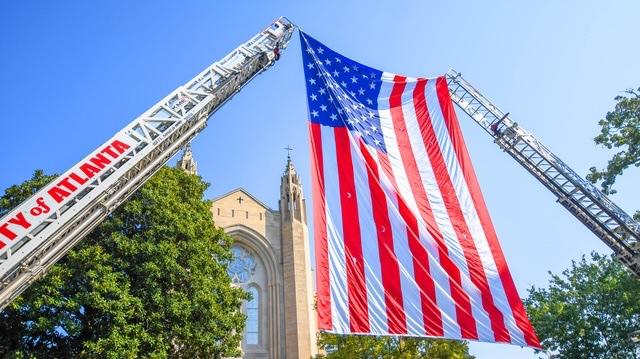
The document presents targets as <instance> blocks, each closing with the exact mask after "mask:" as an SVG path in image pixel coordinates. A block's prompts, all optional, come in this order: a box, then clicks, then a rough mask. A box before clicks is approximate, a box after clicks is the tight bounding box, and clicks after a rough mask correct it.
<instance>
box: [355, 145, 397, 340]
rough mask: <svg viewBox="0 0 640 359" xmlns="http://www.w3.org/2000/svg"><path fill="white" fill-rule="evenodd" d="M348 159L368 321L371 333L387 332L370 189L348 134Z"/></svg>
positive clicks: (361, 163)
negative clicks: (350, 165)
mask: <svg viewBox="0 0 640 359" xmlns="http://www.w3.org/2000/svg"><path fill="white" fill-rule="evenodd" d="M349 139H350V143H349V144H350V147H351V161H352V162H353V173H354V176H355V178H354V181H355V185H356V198H357V201H358V217H359V220H360V237H361V238H362V256H363V259H364V263H365V268H364V269H365V281H366V285H367V304H368V310H369V324H370V325H371V332H372V333H388V332H389V326H388V325H387V320H388V318H387V308H386V304H385V296H384V286H383V284H382V270H381V269H380V266H381V265H380V262H381V261H380V255H379V252H378V236H377V233H376V223H375V221H374V218H373V211H372V209H373V205H372V204H371V195H370V191H369V179H368V177H367V169H366V164H365V163H364V159H363V157H362V154H361V153H360V150H359V144H358V143H357V142H356V141H357V139H354V136H352V135H351V134H350V136H349Z"/></svg>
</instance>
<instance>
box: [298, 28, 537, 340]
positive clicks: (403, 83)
mask: <svg viewBox="0 0 640 359" xmlns="http://www.w3.org/2000/svg"><path fill="white" fill-rule="evenodd" d="M300 41H301V44H302V54H303V61H304V73H305V79H306V86H307V100H308V105H309V121H310V125H309V128H310V140H311V157H312V174H313V216H314V217H313V219H314V238H315V244H316V247H315V248H316V250H315V253H316V275H317V281H316V283H317V310H318V326H319V329H320V330H324V331H328V332H332V333H339V334H374V335H407V336H420V337H444V338H451V339H468V340H478V341H485V342H501V343H512V344H516V345H520V346H530V347H534V348H540V343H539V341H538V338H537V337H536V335H535V333H534V331H533V328H532V327H531V324H530V323H529V320H528V318H527V314H526V312H525V310H524V306H523V305H522V302H521V300H520V298H519V296H518V292H517V291H516V288H515V285H514V283H513V279H512V278H511V274H510V273H509V269H508V268H507V263H506V261H505V258H504V255H503V253H502V250H501V248H500V245H499V243H498V239H497V236H496V233H495V230H494V228H493V224H492V223H491V219H490V217H489V212H488V210H487V207H486V205H485V203H484V200H483V198H482V193H481V192H480V186H479V185H478V181H477V179H476V176H475V173H474V170H473V167H472V165H471V160H470V158H469V154H468V153H467V149H466V147H465V144H464V140H463V138H462V133H461V131H460V127H459V125H458V120H457V118H456V114H455V111H454V109H453V104H452V102H451V99H450V97H449V91H448V87H447V82H446V80H445V78H444V77H438V78H433V79H427V78H410V77H405V76H401V75H395V74H390V73H387V72H382V71H379V70H376V69H373V68H371V67H368V66H365V65H362V64H360V63H357V62H355V61H353V60H351V59H348V58H346V57H344V56H342V55H340V54H338V53H336V52H335V51H333V50H331V49H329V48H328V47H326V46H325V45H323V44H322V43H320V42H318V41H317V40H315V39H314V38H312V37H311V36H309V35H307V34H305V33H303V32H300Z"/></svg>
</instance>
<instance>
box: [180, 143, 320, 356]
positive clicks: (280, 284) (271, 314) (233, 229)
mask: <svg viewBox="0 0 640 359" xmlns="http://www.w3.org/2000/svg"><path fill="white" fill-rule="evenodd" d="M177 166H178V167H179V168H182V169H183V170H185V171H187V172H189V173H192V174H196V173H197V167H196V163H195V161H194V159H193V154H192V152H191V149H190V148H189V147H187V148H186V150H185V152H184V153H183V156H182V158H181V159H180V161H178V164H177ZM211 212H212V214H213V219H214V222H215V224H216V226H218V227H221V228H223V229H224V230H225V232H227V233H228V234H229V235H231V236H232V237H233V239H234V244H233V246H232V248H231V251H232V253H233V256H234V259H233V261H232V262H231V263H230V265H229V268H228V271H229V275H230V277H231V279H232V281H233V283H234V284H235V285H238V286H240V287H242V288H244V289H245V290H246V291H248V292H249V293H251V295H252V297H253V299H251V300H249V301H247V302H245V303H244V304H243V307H242V310H243V312H244V313H245V314H246V316H247V322H246V327H245V332H244V333H243V338H242V344H241V345H242V352H243V357H244V358H310V357H311V356H313V355H315V354H316V353H317V349H316V348H317V347H316V331H317V329H316V328H317V324H316V314H315V311H314V309H313V290H314V289H313V282H312V278H311V260H310V250H309V235H308V229H307V212H306V207H305V199H304V195H303V192H302V184H301V182H300V177H299V176H298V174H297V173H296V170H295V168H294V167H293V164H292V163H291V158H290V157H289V158H288V159H287V164H286V167H285V170H284V173H283V174H282V177H281V180H280V200H279V204H278V209H271V208H270V207H269V206H267V205H266V204H264V203H263V202H261V201H260V200H259V199H257V198H255V197H254V196H253V195H251V194H250V193H249V192H247V191H246V190H244V189H242V188H238V189H236V190H233V191H231V192H229V193H226V194H224V195H222V196H219V197H218V198H215V199H213V203H212V206H211Z"/></svg>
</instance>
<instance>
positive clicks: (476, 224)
mask: <svg viewBox="0 0 640 359" xmlns="http://www.w3.org/2000/svg"><path fill="white" fill-rule="evenodd" d="M425 97H426V101H427V108H428V109H429V114H430V118H431V123H432V125H433V128H434V131H435V133H436V138H437V140H438V145H439V147H440V151H441V153H442V156H443V158H444V160H445V162H446V164H447V168H448V169H449V173H450V178H451V182H452V183H453V186H454V188H455V191H456V195H457V197H458V201H459V203H460V208H461V209H462V213H463V215H464V218H465V222H466V223H467V226H468V227H469V231H470V232H471V236H472V238H473V240H474V242H475V244H476V248H477V249H478V254H479V256H480V260H481V262H482V267H483V269H484V272H485V275H486V277H487V281H488V283H489V288H490V290H491V295H492V296H493V301H494V304H495V305H496V307H497V308H498V309H499V310H500V311H501V312H502V314H503V315H504V316H505V325H506V326H507V329H508V331H509V334H510V336H511V338H512V340H513V341H514V342H517V343H522V345H526V343H525V341H524V336H523V333H522V331H521V330H520V328H518V326H517V324H516V323H515V319H514V318H513V313H512V311H511V306H510V305H509V302H508V300H507V296H506V293H505V291H504V288H503V286H502V281H501V279H500V276H499V273H498V269H497V267H496V264H495V261H494V258H493V254H492V253H491V249H490V248H489V243H488V242H487V238H486V236H485V233H484V229H483V228H482V224H481V223H480V219H479V217H478V214H477V212H476V209H475V206H474V204H473V201H472V199H471V194H470V192H469V188H468V187H467V183H466V181H465V178H464V174H463V172H462V168H461V167H460V164H459V163H458V159H457V157H456V154H455V151H454V149H453V145H452V143H451V138H450V136H449V131H448V129H447V126H446V124H445V122H444V120H443V118H444V116H443V114H442V108H441V107H440V102H439V100H438V94H437V92H436V81H435V80H434V81H428V82H427V88H426V90H425Z"/></svg>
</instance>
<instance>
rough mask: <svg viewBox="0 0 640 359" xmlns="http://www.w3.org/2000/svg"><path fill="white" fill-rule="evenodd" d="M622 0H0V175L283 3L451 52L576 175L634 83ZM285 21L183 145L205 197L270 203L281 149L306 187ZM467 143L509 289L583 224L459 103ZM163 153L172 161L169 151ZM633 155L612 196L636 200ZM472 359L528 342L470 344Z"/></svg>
mask: <svg viewBox="0 0 640 359" xmlns="http://www.w3.org/2000/svg"><path fill="white" fill-rule="evenodd" d="M638 14H640V3H639V2H637V1H631V0H620V1H615V2H614V1H577V0H576V1H529V2H522V1H496V2H477V1H456V2H451V1H440V2H435V1H413V2H410V1H384V2H383V1H380V2H378V4H377V5H374V2H373V1H344V0H343V1H333V0H325V1H314V2H305V1H290V2H287V1H261V2H252V1H244V2H240V1H235V2H232V1H227V2H222V1H189V2H187V1H183V2H177V1H158V0H154V1H104V0H100V1H56V2H52V1H3V2H2V3H1V4H0V30H1V33H2V34H3V39H2V41H0V99H2V110H1V111H0V125H1V130H0V153H2V157H1V159H0V164H1V165H0V188H6V187H8V186H10V185H12V184H15V183H19V182H21V181H23V180H25V179H27V178H29V177H30V176H31V174H32V172H33V170H34V169H36V168H42V169H44V170H45V171H46V172H48V173H54V172H57V173H62V172H64V171H65V170H66V169H68V168H69V167H70V166H72V165H73V164H75V163H76V162H77V161H79V160H80V159H82V158H84V156H86V155H87V154H88V153H89V152H91V151H92V150H94V149H95V148H97V147H98V146H99V145H101V144H102V143H103V142H104V141H105V140H107V139H108V138H110V137H111V136H112V135H113V134H114V133H115V132H117V131H118V130H119V129H121V128H122V127H124V126H125V125H126V124H127V123H129V122H130V121H131V120H133V119H134V118H135V117H136V116H138V115H139V114H141V113H142V112H143V111H145V110H146V109H147V108H148V107H150V106H151V105H153V104H154V103H155V102H157V101H158V100H159V99H161V98H162V97H164V96H165V95H166V94H168V93H169V92H170V91H172V90H173V89H175V88H176V87H177V86H179V85H182V84H183V83H184V82H186V81H187V80H189V79H190V78H191V77H192V76H194V75H195V74H197V73H198V72H199V71H201V70H202V69H203V68H204V67H206V66H207V65H209V64H210V63H212V62H214V61H216V60H217V59H219V58H221V57H222V56H224V55H225V54H226V53H228V52H229V51H230V50H232V49H233V48H235V47H236V46H237V45H239V44H240V43H242V42H244V41H246V40H248V39H249V38H250V37H251V36H253V35H254V34H255V33H257V32H258V31H260V30H261V29H263V28H264V27H266V26H267V25H268V24H269V23H270V22H271V21H272V20H273V19H275V18H277V17H278V16H282V15H284V16H287V17H289V19H291V20H292V21H293V22H295V23H296V24H298V25H299V26H300V27H301V28H302V29H304V30H305V31H306V32H308V33H309V34H311V35H312V36H314V37H316V38H317V39H319V40H321V41H323V42H324V43H325V44H327V45H328V46H330V47H332V48H333V49H335V50H337V51H339V52H341V53H343V54H345V55H346V56H349V57H351V58H353V59H355V60H357V61H360V62H362V63H365V64H368V65H370V66H372V67H375V68H378V69H381V70H386V71H390V72H397V73H403V74H407V75H411V76H430V77H432V76H436V75H439V74H442V73H444V72H446V71H447V70H448V69H449V68H454V69H456V70H458V71H460V72H462V73H463V75H464V76H465V78H466V79H467V80H468V81H470V82H471V83H472V84H473V85H474V86H476V87H477V88H478V89H480V90H481V91H482V92H483V93H484V94H485V96H487V97H488V98H490V99H491V100H492V101H493V102H494V103H495V104H496V105H497V106H499V107H500V108H501V109H502V110H504V111H505V112H506V111H509V112H510V113H511V115H512V116H513V118H514V119H515V120H517V121H518V123H519V124H520V125H522V126H523V127H524V128H526V129H528V130H530V131H531V132H532V133H534V134H535V135H536V136H537V137H538V138H539V139H540V140H541V141H542V142H544V143H545V144H546V145H547V146H548V147H550V148H551V149H552V150H553V151H554V152H555V153H556V154H557V155H559V156H560V157H561V158H562V159H563V160H564V161H565V162H567V163H568V164H569V165H571V166H572V167H573V168H574V169H575V170H576V171H577V172H578V173H581V174H585V173H586V172H587V170H588V168H589V167H590V166H593V165H598V166H601V165H603V164H605V162H606V159H607V158H608V155H609V152H607V151H606V150H604V149H602V148H597V147H596V146H595V145H594V143H593V140H592V138H593V137H594V136H595V135H596V134H597V131H598V126H597V121H598V120H599V119H600V118H602V117H603V116H604V114H605V113H606V112H607V111H608V110H609V109H611V108H612V107H613V105H614V101H613V97H614V96H616V95H618V94H620V92H621V91H622V90H624V89H627V88H630V87H638V86H640V66H639V65H638V59H639V58H640V47H639V46H638V43H637V34H638V31H637V17H638ZM299 51H300V49H299V44H298V39H297V35H296V37H295V38H294V39H293V40H292V41H291V46H290V47H289V49H287V50H286V51H285V52H284V53H283V57H282V59H281V61H280V62H279V63H278V64H277V66H275V67H273V68H272V69H271V70H269V71H267V72H266V73H264V74H263V75H261V76H260V77H258V78H256V79H255V80H254V81H253V82H252V83H251V84H250V85H249V86H247V87H246V88H245V89H244V90H243V91H242V92H241V93H239V94H238V95H237V96H236V97H235V98H234V99H233V100H232V101H231V102H229V103H228V104H227V105H225V106H224V108H222V109H221V110H220V111H218V112H217V113H216V114H215V115H214V116H213V117H212V118H211V121H210V122H209V126H208V128H207V129H206V130H205V131H204V132H203V133H202V134H201V135H200V136H199V137H198V138H196V140H195V141H194V143H193V148H194V153H195V156H196V159H197V161H198V165H199V170H200V174H201V175H202V177H203V178H204V179H205V180H206V181H208V182H210V183H211V188H210V189H209V191H208V193H207V195H208V196H209V197H215V196H217V195H219V194H222V193H225V192H227V191H229V190H231V189H234V188H236V187H240V186H242V187H244V188H246V189H247V190H249V191H250V192H252V193H253V194H255V195H256V196H257V197H258V198H260V199H261V200H263V201H264V202H266V203H267V204H269V205H270V206H272V207H273V208H276V207H277V199H278V195H279V193H278V186H279V178H280V175H281V173H282V171H283V170H284V165H285V159H286V152H285V151H284V150H283V147H285V146H286V145H291V146H292V147H293V148H294V151H293V159H294V163H295V165H296V167H297V168H298V170H299V171H300V172H301V175H302V178H303V181H304V185H305V189H306V193H307V197H309V195H308V194H309V193H310V185H309V177H310V171H309V151H308V144H307V127H306V104H305V98H304V96H305V92H304V91H305V89H304V79H303V73H302V68H301V66H302V64H301V58H300V54H299ZM459 117H460V122H461V124H462V128H463V131H464V132H465V135H466V140H467V145H468V147H469V151H470V152H471V157H472V159H473V160H474V163H475V168H476V171H477V174H478V177H479V180H480V183H481V186H482V189H483V192H484V195H485V198H486V201H487V204H488V206H489V209H490V211H491V213H492V216H493V220H494V223H495V225H496V228H497V231H498V235H499V237H500V239H501V243H502V247H503V250H504V252H505V255H506V258H507V261H508V263H509V265H510V267H511V272H512V274H513V277H514V279H515V282H516V285H517V287H518V290H519V291H520V295H521V296H526V289H527V288H529V287H531V286H532V285H536V286H544V285H545V284H546V283H547V280H548V275H547V270H552V271H554V272H559V271H561V270H562V269H564V268H566V267H568V266H569V265H570V261H571V260H572V259H576V258H579V257H580V256H581V255H582V254H585V253H589V252H590V251H592V250H597V251H600V252H604V253H608V252H609V251H608V249H607V247H606V246H604V245H603V244H602V243H601V242H600V241H599V240H598V239H597V238H596V237H595V236H594V235H593V234H591V232H589V231H588V230H587V229H586V228H585V227H583V226H582V225H581V224H580V223H579V222H578V221H577V220H576V219H574V218H573V217H572V216H571V215H570V214H569V213H568V212H566V211H565V210H564V209H563V208H562V207H561V206H560V205H559V204H557V203H556V202H555V198H554V197H553V196H552V195H551V193H549V192H548V191H547V190H546V189H545V188H544V187H543V186H542V185H541V184H540V183H538V182H537V181H536V180H535V179H534V178H533V177H531V175H529V174H528V173H527V172H526V171H525V170H524V169H523V168H520V166H519V165H518V164H517V163H516V162H514V161H513V160H512V159H511V158H510V157H509V156H508V155H506V154H505V153H503V152H502V151H500V150H499V149H498V148H497V146H496V145H495V144H493V142H492V141H491V139H490V138H489V137H488V136H487V135H486V134H485V133H484V132H482V131H481V130H480V128H479V127H478V126H477V125H476V124H475V123H474V122H473V121H472V120H470V119H469V118H468V117H466V116H464V115H463V114H461V113H459ZM174 161H175V160H173V161H172V162H174ZM638 174H639V172H638V170H637V169H634V170H629V171H627V172H626V173H625V176H624V177H623V178H622V179H621V180H620V181H619V185H618V189H619V191H620V192H619V194H618V195H615V196H614V197H613V199H614V200H615V201H616V202H617V203H618V204H619V205H620V206H622V207H623V208H624V209H626V210H627V211H630V212H632V211H633V210H635V209H638V208H640V205H639V203H638V202H639V200H640V193H639V192H638V190H637V185H634V183H637V182H638ZM471 350H472V353H474V354H475V355H477V357H478V358H505V359H506V358H534V357H535V356H534V354H533V351H532V350H530V349H521V348H518V347H514V346H509V345H494V344H479V343H472V344H471Z"/></svg>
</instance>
